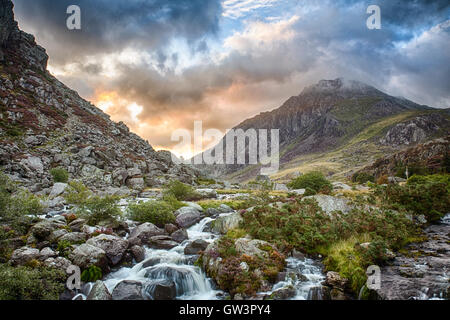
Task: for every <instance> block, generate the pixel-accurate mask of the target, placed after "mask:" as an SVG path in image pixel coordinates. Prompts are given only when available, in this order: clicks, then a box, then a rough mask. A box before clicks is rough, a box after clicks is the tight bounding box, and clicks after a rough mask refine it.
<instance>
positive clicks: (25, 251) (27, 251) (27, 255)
mask: <svg viewBox="0 0 450 320" xmlns="http://www.w3.org/2000/svg"><path fill="white" fill-rule="evenodd" d="M38 258H39V250H38V249H34V248H30V247H22V248H19V249H16V250H14V252H13V253H12V255H11V260H10V262H11V264H12V265H13V266H17V265H19V266H23V265H25V264H27V263H28V262H30V261H31V260H35V259H38Z"/></svg>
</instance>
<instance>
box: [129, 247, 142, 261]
mask: <svg viewBox="0 0 450 320" xmlns="http://www.w3.org/2000/svg"><path fill="white" fill-rule="evenodd" d="M130 252H131V254H132V255H133V258H134V260H136V262H138V263H139V262H142V261H144V259H145V249H144V248H143V247H140V246H132V247H131V248H130Z"/></svg>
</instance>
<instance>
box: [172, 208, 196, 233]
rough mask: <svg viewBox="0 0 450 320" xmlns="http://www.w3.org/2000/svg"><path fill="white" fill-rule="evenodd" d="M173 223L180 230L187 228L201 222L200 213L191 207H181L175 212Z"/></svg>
mask: <svg viewBox="0 0 450 320" xmlns="http://www.w3.org/2000/svg"><path fill="white" fill-rule="evenodd" d="M175 216H176V219H175V222H176V224H177V225H178V226H179V227H180V228H189V227H190V226H193V225H194V224H196V223H197V222H199V221H200V220H201V213H200V211H198V210H197V209H195V208H192V207H183V208H180V209H178V210H177V211H176V212H175Z"/></svg>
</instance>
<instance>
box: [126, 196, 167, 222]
mask: <svg viewBox="0 0 450 320" xmlns="http://www.w3.org/2000/svg"><path fill="white" fill-rule="evenodd" d="M127 212H128V215H129V217H130V219H131V220H134V221H139V222H150V223H153V224H154V225H156V226H158V227H164V225H165V224H167V223H173V222H175V216H174V215H173V207H172V206H171V205H170V204H168V203H167V202H165V201H147V202H140V203H132V204H130V205H129V206H128V209H127Z"/></svg>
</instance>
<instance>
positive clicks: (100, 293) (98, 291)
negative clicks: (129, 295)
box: [86, 280, 112, 300]
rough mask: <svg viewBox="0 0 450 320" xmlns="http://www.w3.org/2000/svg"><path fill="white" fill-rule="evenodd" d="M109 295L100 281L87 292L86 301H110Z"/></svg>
mask: <svg viewBox="0 0 450 320" xmlns="http://www.w3.org/2000/svg"><path fill="white" fill-rule="evenodd" d="M111 299H112V297H111V294H110V293H109V291H108V288H106V286H105V284H104V283H103V281H101V280H97V282H95V284H94V286H93V287H92V289H91V292H89V295H88V296H87V298H86V300H111Z"/></svg>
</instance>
